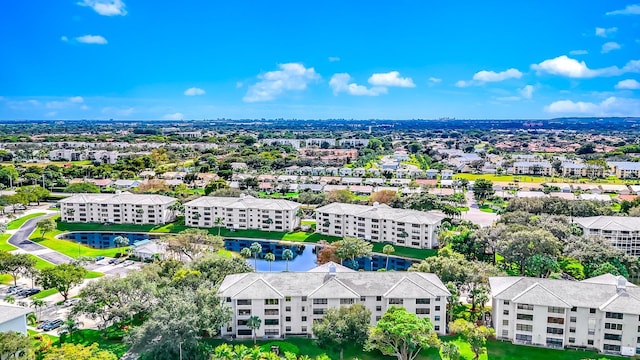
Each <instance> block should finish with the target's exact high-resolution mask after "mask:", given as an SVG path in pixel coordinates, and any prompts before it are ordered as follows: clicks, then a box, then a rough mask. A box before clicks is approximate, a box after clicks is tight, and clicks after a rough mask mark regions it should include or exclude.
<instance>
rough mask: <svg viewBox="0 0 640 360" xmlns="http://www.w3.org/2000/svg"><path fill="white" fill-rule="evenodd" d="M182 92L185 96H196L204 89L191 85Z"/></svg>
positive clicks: (202, 92)
mask: <svg viewBox="0 0 640 360" xmlns="http://www.w3.org/2000/svg"><path fill="white" fill-rule="evenodd" d="M184 94H185V95H186V96H198V95H204V94H205V91H204V90H202V89H200V88H197V87H191V88H188V89H187V90H185V91H184Z"/></svg>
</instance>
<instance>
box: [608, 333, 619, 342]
mask: <svg viewBox="0 0 640 360" xmlns="http://www.w3.org/2000/svg"><path fill="white" fill-rule="evenodd" d="M604 339H605V340H615V341H622V335H618V334H607V333H605V334H604Z"/></svg>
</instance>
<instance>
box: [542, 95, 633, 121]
mask: <svg viewBox="0 0 640 360" xmlns="http://www.w3.org/2000/svg"><path fill="white" fill-rule="evenodd" d="M544 111H546V112H548V113H561V114H576V115H591V116H637V115H638V114H640V100H637V99H626V98H617V97H614V96H611V97H609V98H607V99H605V100H603V101H602V102H600V103H592V102H583V101H578V102H574V101H571V100H560V101H556V102H553V103H551V104H549V105H547V106H545V107H544Z"/></svg>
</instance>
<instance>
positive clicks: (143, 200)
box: [59, 192, 176, 205]
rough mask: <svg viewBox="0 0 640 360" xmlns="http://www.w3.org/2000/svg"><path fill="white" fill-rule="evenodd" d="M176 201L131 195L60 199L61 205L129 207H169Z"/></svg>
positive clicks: (94, 195) (159, 196)
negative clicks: (121, 205) (115, 205)
mask: <svg viewBox="0 0 640 360" xmlns="http://www.w3.org/2000/svg"><path fill="white" fill-rule="evenodd" d="M175 201H176V199H175V198H172V197H169V196H164V195H151V194H132V193H129V192H123V193H119V194H77V195H73V196H70V197H68V198H66V199H62V200H60V201H59V202H60V203H62V204H131V205H169V204H171V203H173V202H175Z"/></svg>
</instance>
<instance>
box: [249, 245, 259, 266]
mask: <svg viewBox="0 0 640 360" xmlns="http://www.w3.org/2000/svg"><path fill="white" fill-rule="evenodd" d="M249 250H251V255H253V268H254V269H255V270H256V271H257V270H258V254H260V253H262V245H260V243H259V242H254V243H253V244H251V246H249Z"/></svg>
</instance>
